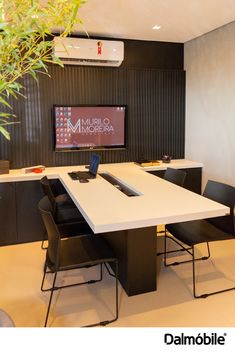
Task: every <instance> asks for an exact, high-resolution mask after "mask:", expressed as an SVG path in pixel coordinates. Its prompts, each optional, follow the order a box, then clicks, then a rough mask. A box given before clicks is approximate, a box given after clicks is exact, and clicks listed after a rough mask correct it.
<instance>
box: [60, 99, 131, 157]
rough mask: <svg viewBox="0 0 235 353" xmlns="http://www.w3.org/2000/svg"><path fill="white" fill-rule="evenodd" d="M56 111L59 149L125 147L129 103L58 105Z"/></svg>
mask: <svg viewBox="0 0 235 353" xmlns="http://www.w3.org/2000/svg"><path fill="white" fill-rule="evenodd" d="M53 113H54V114H53V115H54V125H55V150H56V151H73V150H79V149H83V150H84V149H102V148H125V139H126V130H125V127H126V106H125V105H112V106H111V105H106V106H104V105H102V106H101V105H97V106H63V105H54V107H53Z"/></svg>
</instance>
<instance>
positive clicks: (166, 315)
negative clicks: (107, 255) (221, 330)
mask: <svg viewBox="0 0 235 353" xmlns="http://www.w3.org/2000/svg"><path fill="white" fill-rule="evenodd" d="M202 250H203V249H202V248H201V249H199V251H202ZM204 250H205V249H204ZM211 253H212V260H208V261H203V262H200V263H199V262H198V267H197V268H198V271H197V273H198V275H200V276H199V290H200V288H211V289H216V288H218V286H219V287H221V286H223V285H228V286H230V285H231V286H235V243H234V241H225V242H217V243H213V244H211ZM44 257H45V251H43V250H41V248H40V243H38V242H36V243H28V244H23V245H15V246H7V247H0V283H1V290H0V308H2V309H4V310H5V311H6V312H8V313H9V314H10V316H11V317H12V319H13V320H14V322H15V325H16V326H17V327H41V326H43V322H44V317H45V313H46V307H47V303H48V293H42V292H41V291H40V285H41V279H42V267H43V262H44ZM140 261H141V259H140ZM158 267H160V270H159V273H158V290H157V291H156V292H152V293H147V294H142V295H138V296H134V297H127V295H126V294H125V292H124V290H123V289H122V288H121V286H120V291H119V300H120V310H119V316H120V317H119V320H118V321H116V322H115V323H113V324H112V325H110V326H111V327H143V326H144V327H181V326H184V327H187V326H188V327H192V326H193V327H198V326H210V327H222V326H223V327H224V326H227V327H234V326H235V305H234V304H235V291H231V292H227V293H223V294H218V295H214V296H211V297H209V298H207V299H194V298H193V296H192V280H191V278H192V274H191V265H190V264H186V265H181V266H176V267H174V268H164V267H163V265H160V266H158ZM87 271H92V272H96V270H94V269H92V270H87ZM83 273H84V272H83ZM78 275H79V272H78V271H73V272H71V273H70V274H69V275H68V274H67V275H66V276H65V279H66V280H67V279H70V280H71V279H72V280H73V279H75V280H76V279H77V276H78ZM80 276H81V275H80ZM86 276H88V273H86V274H85V277H86ZM75 277H76V278H75ZM60 278H61V280H62V278H63V279H64V277H62V276H60ZM114 288H115V287H114V279H113V278H112V277H110V276H109V275H108V274H107V273H106V272H105V275H104V280H103V282H101V283H99V284H93V285H90V286H80V287H73V288H68V289H64V290H62V291H60V292H58V293H56V294H55V298H54V302H53V305H52V310H51V315H50V318H49V326H53V327H58V326H62V327H72V326H73V327H77V326H81V325H86V324H89V323H92V322H94V321H96V320H99V321H100V320H105V319H107V318H111V317H112V313H113V310H114V309H113V308H114Z"/></svg>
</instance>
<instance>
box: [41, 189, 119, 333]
mask: <svg viewBox="0 0 235 353" xmlns="http://www.w3.org/2000/svg"><path fill="white" fill-rule="evenodd" d="M38 208H39V211H40V214H41V216H42V220H43V223H44V225H45V227H46V230H47V234H48V249H47V253H46V260H45V265H44V275H43V280H42V285H41V290H42V291H43V292H45V291H50V292H51V294H50V299H49V304H48V308H47V314H46V319H45V324H44V327H46V326H47V321H48V317H49V312H50V307H51V302H52V297H53V293H54V291H55V290H58V289H61V288H67V287H71V286H77V285H82V284H92V283H95V282H98V281H101V280H102V265H103V264H107V263H109V264H111V263H113V265H114V266H113V267H114V269H115V270H114V276H115V281H116V287H115V315H114V318H113V319H111V320H106V321H101V322H98V323H95V324H92V325H88V326H89V327H91V326H98V325H102V326H105V325H107V324H109V323H111V322H114V321H116V320H117V319H118V260H117V258H116V256H115V254H114V253H113V251H112V250H111V248H110V247H109V245H108V244H107V242H106V241H105V240H104V239H103V238H102V237H101V236H94V235H90V234H84V235H83V236H81V235H80V236H78V237H72V238H67V239H62V238H61V236H62V234H61V232H60V231H59V229H58V227H57V225H56V223H55V221H54V218H53V213H52V208H51V204H50V202H49V200H48V197H47V196H44V197H43V199H42V200H41V201H40V202H39V204H38ZM95 265H99V266H100V277H99V278H97V279H93V280H90V281H88V282H79V283H74V284H68V285H64V286H57V285H56V277H57V273H58V272H59V271H67V270H73V269H82V268H87V267H90V266H95ZM48 273H53V274H54V277H53V283H52V286H51V287H49V288H46V289H45V288H44V281H45V277H46V274H48Z"/></svg>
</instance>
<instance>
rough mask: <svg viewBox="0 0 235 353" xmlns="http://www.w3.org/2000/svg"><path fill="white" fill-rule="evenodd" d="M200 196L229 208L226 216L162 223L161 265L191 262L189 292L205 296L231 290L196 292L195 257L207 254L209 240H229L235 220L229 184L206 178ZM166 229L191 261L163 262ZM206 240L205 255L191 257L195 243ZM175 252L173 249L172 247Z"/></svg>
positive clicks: (234, 197) (233, 196)
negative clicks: (204, 186) (191, 273)
mask: <svg viewBox="0 0 235 353" xmlns="http://www.w3.org/2000/svg"><path fill="white" fill-rule="evenodd" d="M203 196H205V197H207V198H209V199H211V200H214V201H217V202H219V203H221V204H223V205H225V206H227V207H229V209H230V213H229V214H228V215H226V216H222V217H215V218H209V219H205V220H196V221H188V222H180V223H174V224H168V225H166V231H165V242H164V264H165V266H173V265H178V264H181V263H186V262H192V265H193V294H194V297H195V298H206V297H208V296H209V295H212V294H217V293H221V292H225V291H229V290H232V289H235V287H232V288H226V289H222V290H218V291H214V292H210V293H203V294H201V295H198V294H197V291H196V279H195V263H196V261H198V260H207V259H208V258H209V257H210V248H209V243H210V242H212V241H219V240H221V241H222V240H229V239H234V237H235V225H234V224H235V221H234V206H235V188H234V187H233V186H230V185H226V184H223V183H219V182H216V181H211V180H209V181H208V182H207V185H206V188H205V191H204V193H203ZM167 232H169V233H171V235H172V236H173V237H174V238H173V239H175V240H176V242H177V243H178V244H179V245H180V246H181V248H182V249H183V250H185V251H187V252H188V253H189V254H190V255H191V256H192V260H186V261H181V262H173V263H167V258H166V254H167V251H166V235H167ZM182 243H183V244H186V245H187V246H189V247H190V248H189V249H188V248H186V247H185V246H184V245H183V244H182ZM201 243H206V244H207V250H208V255H207V256H204V257H201V258H195V249H194V248H195V246H196V245H197V244H201ZM176 251H177V250H176Z"/></svg>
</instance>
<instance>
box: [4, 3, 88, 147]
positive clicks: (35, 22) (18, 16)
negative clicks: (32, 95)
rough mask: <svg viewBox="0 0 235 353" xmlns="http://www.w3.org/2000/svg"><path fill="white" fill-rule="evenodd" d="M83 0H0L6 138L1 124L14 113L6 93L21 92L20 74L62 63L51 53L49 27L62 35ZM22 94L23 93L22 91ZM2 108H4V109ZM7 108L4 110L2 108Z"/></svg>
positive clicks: (71, 25) (34, 74) (73, 22)
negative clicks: (57, 30) (11, 110)
mask: <svg viewBox="0 0 235 353" xmlns="http://www.w3.org/2000/svg"><path fill="white" fill-rule="evenodd" d="M85 2H86V1H84V0H48V1H42V0H0V105H1V106H2V108H1V109H0V132H1V133H2V134H3V135H4V136H5V137H6V138H7V139H8V140H10V134H9V132H8V131H7V130H6V128H5V126H7V125H10V124H14V123H15V122H14V121H10V119H11V118H13V117H15V115H14V114H11V112H8V111H9V109H12V107H11V104H10V103H9V97H10V96H12V97H14V98H17V96H19V95H23V84H22V80H21V79H22V77H24V75H26V74H29V75H31V76H32V77H33V78H34V79H37V75H38V73H46V74H48V72H47V64H48V63H54V64H58V65H61V66H63V65H62V63H61V62H60V60H59V58H58V57H56V56H55V55H53V52H52V48H53V41H51V36H52V35H53V34H52V31H53V29H55V28H56V29H59V31H60V33H59V36H60V37H66V36H67V35H68V34H69V33H70V32H71V31H72V29H73V28H74V26H75V25H76V24H78V23H80V24H81V20H80V19H79V18H78V16H77V15H78V10H79V8H80V6H81V5H82V4H83V3H85ZM23 96H24V95H23ZM4 108H5V111H4ZM6 110H7V111H6Z"/></svg>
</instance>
